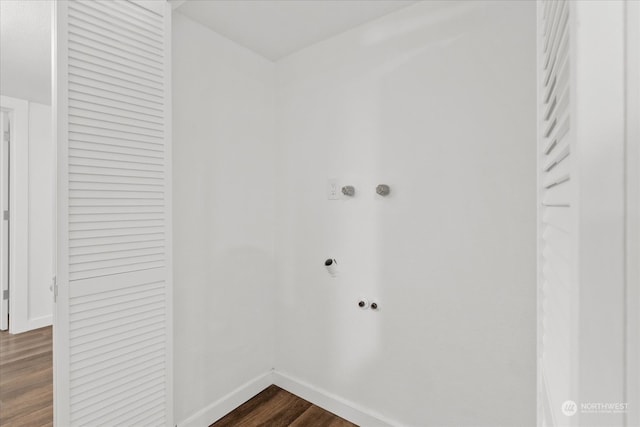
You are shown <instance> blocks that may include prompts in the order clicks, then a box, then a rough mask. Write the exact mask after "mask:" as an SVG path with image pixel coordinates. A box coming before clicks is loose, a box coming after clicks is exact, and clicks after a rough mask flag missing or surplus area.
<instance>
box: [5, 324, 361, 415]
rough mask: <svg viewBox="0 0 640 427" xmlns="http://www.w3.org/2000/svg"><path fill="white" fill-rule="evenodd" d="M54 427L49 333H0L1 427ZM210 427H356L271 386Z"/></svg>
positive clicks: (38, 330) (49, 329)
mask: <svg viewBox="0 0 640 427" xmlns="http://www.w3.org/2000/svg"><path fill="white" fill-rule="evenodd" d="M52 425H53V360H52V340H51V327H48V328H42V329H36V330H35V331H29V332H25V333H23V334H18V335H11V334H9V333H8V332H6V331H0V426H2V427H27V426H28V427H41V426H52ZM212 426H214V427H225V426H228V427H258V426H261V427H285V426H292V427H354V426H355V427H357V426H356V425H355V424H352V423H350V422H348V421H346V420H344V419H342V418H340V417H338V416H337V415H334V414H332V413H331V412H329V411H326V410H324V409H322V408H319V407H317V406H315V405H313V404H311V403H310V402H308V401H306V400H304V399H301V398H300V397H298V396H296V395H294V394H291V393H289V392H288V391H286V390H283V389H281V388H279V387H277V386H275V385H272V386H270V387H268V388H267V389H265V390H264V391H262V392H261V393H259V394H258V395H257V396H255V397H254V398H252V399H251V400H249V401H247V402H245V403H243V404H242V405H240V406H239V407H238V408H236V409H235V410H233V411H232V412H231V413H229V414H227V415H226V416H224V417H223V418H222V419H220V420H218V421H217V422H215V423H214V424H212Z"/></svg>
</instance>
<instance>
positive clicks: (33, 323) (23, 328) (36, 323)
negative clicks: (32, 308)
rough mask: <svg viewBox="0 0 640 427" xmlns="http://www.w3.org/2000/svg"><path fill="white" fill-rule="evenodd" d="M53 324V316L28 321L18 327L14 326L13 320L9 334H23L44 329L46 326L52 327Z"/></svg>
mask: <svg viewBox="0 0 640 427" xmlns="http://www.w3.org/2000/svg"><path fill="white" fill-rule="evenodd" d="M52 324H53V316H42V317H37V318H35V319H28V320H27V322H26V323H23V324H18V325H16V324H13V325H12V324H11V320H9V332H10V333H12V334H21V333H23V332H28V331H32V330H34V329H40V328H44V327H45V326H51V325H52Z"/></svg>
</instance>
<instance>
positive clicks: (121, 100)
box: [54, 0, 173, 426]
mask: <svg viewBox="0 0 640 427" xmlns="http://www.w3.org/2000/svg"><path fill="white" fill-rule="evenodd" d="M169 31H170V10H169V8H168V6H167V5H166V3H165V2H161V1H157V2H144V1H136V0H130V1H129V0H125V1H110V2H97V1H89V0H69V1H59V2H57V4H56V72H57V76H56V86H57V87H56V102H57V118H56V123H57V137H58V147H59V153H58V166H59V167H58V169H59V170H58V183H59V185H58V187H59V194H58V260H57V275H58V297H57V303H56V328H55V330H54V333H55V337H56V367H55V371H56V379H55V387H56V403H55V422H56V424H57V425H59V426H67V425H70V426H75V425H78V426H81V425H86V426H97V425H106V426H111V425H122V426H134V425H136V426H137V425H173V419H172V399H171V397H172V396H171V352H172V350H171V256H170V252H171V251H170V248H171V245H170V243H171V240H170V237H171V236H170V234H171V233H170V231H171V230H170V225H171V218H170V212H171V207H170V178H171V177H170V161H171V159H170V153H171V146H170V126H169V123H170V109H169V106H170V86H169V81H170V80H169V69H170V68H169V66H170V65H169V64H170V62H169V60H170V58H169V52H170V50H169V44H168V43H169V42H168V41H169V37H170V34H169Z"/></svg>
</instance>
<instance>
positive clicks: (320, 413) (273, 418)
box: [209, 385, 357, 427]
mask: <svg viewBox="0 0 640 427" xmlns="http://www.w3.org/2000/svg"><path fill="white" fill-rule="evenodd" d="M259 426H260V427H285V426H293V427H357V426H356V425H355V424H353V423H350V422H349V421H346V420H344V419H342V418H340V417H338V416H337V415H334V414H332V413H331V412H329V411H326V410H324V409H322V408H319V407H318V406H315V405H313V404H312V403H310V402H308V401H306V400H304V399H302V398H300V397H298V396H296V395H294V394H291V393H289V392H288V391H286V390H283V389H281V388H280V387H277V386H275V385H272V386H270V387H268V388H266V389H265V390H263V391H262V392H261V393H259V394H257V395H256V396H255V397H253V398H252V399H250V400H248V401H247V402H245V403H243V404H242V405H240V406H238V407H237V408H236V409H234V410H233V411H231V412H230V413H228V414H227V415H225V416H224V417H223V418H221V419H219V420H218V421H216V422H215V423H213V424H211V426H209V427H259Z"/></svg>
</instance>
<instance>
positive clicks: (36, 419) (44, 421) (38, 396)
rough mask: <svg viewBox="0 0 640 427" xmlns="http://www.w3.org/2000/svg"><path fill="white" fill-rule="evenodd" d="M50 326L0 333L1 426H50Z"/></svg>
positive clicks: (51, 374)
mask: <svg viewBox="0 0 640 427" xmlns="http://www.w3.org/2000/svg"><path fill="white" fill-rule="evenodd" d="M52 356H53V349H52V340H51V327H50V326H49V327H47V328H41V329H36V330H33V331H29V332H25V333H22V334H17V335H11V334H9V333H8V332H7V331H0V426H2V427H26V426H29V427H41V426H52V425H53V358H52Z"/></svg>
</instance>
